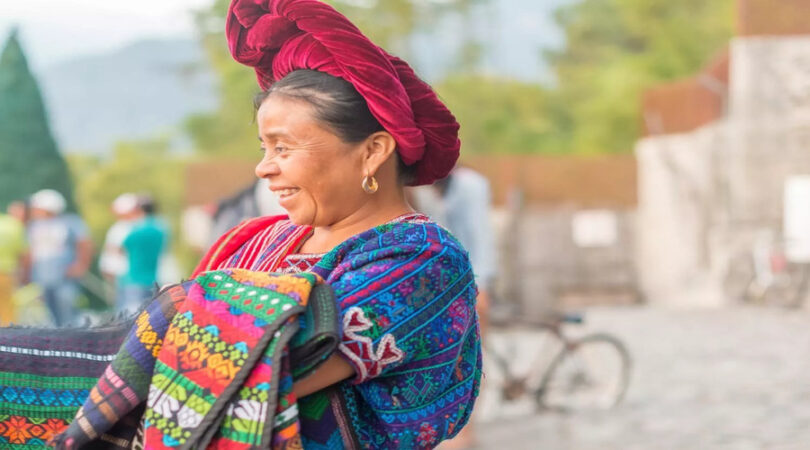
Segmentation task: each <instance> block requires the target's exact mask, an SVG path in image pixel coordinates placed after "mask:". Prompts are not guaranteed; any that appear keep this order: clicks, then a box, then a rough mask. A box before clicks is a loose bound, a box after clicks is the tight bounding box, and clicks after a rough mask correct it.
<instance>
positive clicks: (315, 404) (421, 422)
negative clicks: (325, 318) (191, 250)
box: [200, 215, 481, 449]
mask: <svg viewBox="0 0 810 450" xmlns="http://www.w3.org/2000/svg"><path fill="white" fill-rule="evenodd" d="M306 228H307V227H297V226H295V225H293V224H291V223H290V222H289V221H288V220H284V219H280V218H277V217H276V218H261V219H256V220H254V221H250V222H247V223H244V224H242V225H241V226H240V227H238V228H237V229H235V230H234V232H232V233H229V234H227V235H226V237H224V238H223V239H221V240H220V242H218V245H217V249H218V250H219V251H217V252H211V254H210V255H209V258H206V259H205V260H203V262H201V265H200V267H218V268H224V267H228V266H229V265H235V266H238V267H241V268H246V269H253V270H255V268H256V267H267V268H268V270H273V271H287V270H289V269H294V268H296V267H298V262H299V261H300V259H301V258H291V256H293V255H294V253H293V252H294V251H295V249H296V248H297V246H298V243H299V242H300V241H301V239H302V236H305V235H306V231H307V230H306ZM245 230H250V231H249V232H245ZM269 236H274V237H275V239H274V240H273V239H268V237H269ZM262 242H264V245H262ZM303 259H310V258H308V257H306V255H304V257H303ZM309 270H311V271H312V272H314V273H317V274H318V275H320V276H321V277H323V278H324V279H326V281H327V283H328V284H330V285H331V286H332V288H333V289H334V290H335V294H336V297H337V302H338V307H339V309H340V314H341V317H342V322H343V333H342V339H341V341H342V342H341V345H340V347H339V351H340V354H342V355H343V356H344V357H345V358H346V360H347V361H349V363H350V364H352V365H353V366H354V368H355V371H356V373H357V376H356V378H355V379H354V380H348V381H345V382H342V383H339V384H338V385H336V386H333V387H330V388H327V389H325V390H323V391H320V392H318V393H315V394H313V395H310V396H308V397H305V398H302V399H300V400H299V407H300V419H301V420H300V421H301V434H302V439H303V444H304V447H305V448H307V449H322V448H323V449H339V448H358V447H364V448H391V449H394V448H431V447H434V446H435V445H437V444H438V443H439V442H441V441H442V440H444V439H447V438H449V437H452V436H454V435H455V434H456V433H457V432H458V430H459V429H460V428H461V427H462V426H464V424H465V423H466V422H467V420H468V419H469V415H470V412H471V411H472V406H473V404H474V400H475V398H476V396H477V393H478V388H479V383H480V377H481V349H480V339H479V334H478V329H477V317H476V314H475V308H474V306H475V297H476V288H475V284H474V281H473V276H472V270H471V268H470V263H469V260H468V258H467V255H466V252H465V251H464V249H463V248H462V247H461V246H460V244H458V242H457V241H456V240H455V239H454V238H453V237H452V236H451V235H450V234H449V233H448V232H447V231H446V230H444V229H442V228H441V227H439V226H438V225H436V224H435V223H433V222H431V221H429V220H428V219H427V218H426V217H424V216H421V215H410V216H405V217H402V218H398V219H396V220H394V221H392V222H391V223H388V224H386V225H382V226H379V227H376V228H374V229H371V230H368V231H366V232H364V233H361V234H359V235H356V236H354V237H352V238H350V239H349V240H347V241H346V242H344V243H343V244H341V245H339V246H338V247H336V248H335V249H334V250H333V251H332V252H330V253H328V254H326V255H324V256H323V257H322V258H320V261H318V262H317V263H316V264H315V266H314V267H312V268H311V269H309Z"/></svg>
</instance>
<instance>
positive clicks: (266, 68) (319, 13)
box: [226, 0, 461, 185]
mask: <svg viewBox="0 0 810 450" xmlns="http://www.w3.org/2000/svg"><path fill="white" fill-rule="evenodd" d="M226 34H227V37H228V47H229V48H230V51H231V54H232V55H233V57H234V59H236V60H237V61H239V62H240V63H242V64H245V65H248V66H250V67H253V68H254V69H255V70H256V76H257V78H258V80H259V85H260V86H261V87H262V89H266V88H268V87H269V86H270V85H272V84H273V83H274V82H275V81H277V80H280V79H281V78H283V77H284V76H285V75H287V74H288V73H290V72H292V71H294V70H298V69H311V70H317V71H321V72H325V73H328V74H330V75H332V76H335V77H339V78H342V79H344V80H346V81H348V82H349V83H351V84H352V85H353V86H354V88H355V89H357V92H359V93H360V95H362V96H363V98H365V99H366V103H368V107H369V109H370V110H371V113H372V114H373V115H374V117H376V118H377V120H378V121H379V122H380V124H381V125H382V126H383V127H384V128H385V129H386V131H388V132H389V133H391V135H392V136H393V137H394V139H395V140H396V141H397V151H398V152H399V154H400V156H401V158H402V160H403V161H404V162H405V164H407V165H416V170H415V172H416V177H415V180H413V182H412V183H411V184H413V185H420V184H430V183H432V182H434V181H436V180H438V179H441V178H444V177H446V176H447V174H448V173H450V170H451V169H452V168H453V166H454V165H455V163H456V160H457V159H458V155H459V149H460V147H461V142H460V141H459V139H458V129H459V124H458V122H457V121H456V119H455V117H454V116H453V114H452V113H451V112H450V110H448V109H447V107H446V106H445V105H444V103H442V102H441V100H439V98H438V97H437V96H436V93H435V92H433V90H432V89H431V88H430V86H428V85H427V83H425V82H424V81H422V80H420V79H419V78H418V77H417V76H416V74H415V73H414V71H413V70H412V69H411V67H410V66H409V65H408V63H406V62H405V61H403V60H401V59H399V58H397V57H395V56H392V55H389V54H388V53H387V52H386V51H385V50H383V49H382V48H380V47H378V46H377V45H375V44H374V43H373V42H371V41H370V40H369V39H368V38H367V37H366V36H364V35H363V33H361V32H360V30H359V29H357V27H355V26H354V25H353V24H352V23H351V22H349V20H348V19H347V18H346V17H345V16H343V15H342V14H340V13H339V12H337V11H336V10H335V9H334V8H332V7H331V6H329V5H327V4H325V3H322V2H320V1H318V0H233V1H232V2H231V6H230V8H229V10H228V21H227V23H226Z"/></svg>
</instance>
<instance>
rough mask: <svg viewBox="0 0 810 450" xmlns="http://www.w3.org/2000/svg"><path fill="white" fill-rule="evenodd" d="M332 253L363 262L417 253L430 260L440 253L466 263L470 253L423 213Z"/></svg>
mask: <svg viewBox="0 0 810 450" xmlns="http://www.w3.org/2000/svg"><path fill="white" fill-rule="evenodd" d="M332 253H334V254H335V255H336V256H337V255H340V256H342V257H354V256H360V255H362V256H363V257H364V259H365V257H368V258H371V259H383V258H387V257H390V256H399V257H407V256H408V255H416V254H419V255H423V256H425V257H427V256H429V255H433V254H437V253H441V254H443V255H445V256H446V257H449V258H453V257H456V258H459V259H461V260H464V261H466V260H467V252H466V250H464V248H463V247H462V246H461V244H460V243H459V242H458V241H457V240H456V238H455V237H453V235H452V234H450V232H449V231H447V230H446V229H445V228H444V227H442V226H441V225H439V224H437V223H436V222H434V221H433V220H431V219H430V218H429V217H427V216H425V215H422V214H413V215H409V216H407V217H405V218H403V219H397V220H393V221H391V222H388V223H385V224H383V225H379V226H377V227H374V228H372V229H370V230H368V231H365V232H363V233H360V234H358V235H355V236H354V237H352V238H350V239H349V240H347V241H346V242H344V243H343V244H341V245H340V246H338V247H337V248H336V249H335V250H334V251H333V252H332ZM341 259H342V258H341Z"/></svg>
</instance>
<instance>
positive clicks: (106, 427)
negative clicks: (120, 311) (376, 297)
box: [0, 270, 338, 449]
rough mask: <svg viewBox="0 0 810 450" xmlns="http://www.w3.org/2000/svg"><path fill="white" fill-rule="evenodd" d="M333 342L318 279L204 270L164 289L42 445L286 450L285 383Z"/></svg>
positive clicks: (291, 403)
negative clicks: (66, 423) (63, 426)
mask: <svg viewBox="0 0 810 450" xmlns="http://www.w3.org/2000/svg"><path fill="white" fill-rule="evenodd" d="M0 341H2V339H0ZM118 342H119V343H121V340H119V341H118ZM337 342H338V325H337V310H336V305H335V301H334V296H333V294H332V291H331V288H329V287H328V286H327V285H325V284H323V283H320V279H319V278H318V277H317V275H313V274H296V275H276V274H267V273H259V272H249V271H245V270H223V271H217V272H207V273H204V274H202V275H200V276H198V277H197V278H196V279H194V280H192V281H189V282H186V283H183V284H180V285H176V286H173V287H171V288H169V289H166V290H164V291H163V292H162V293H161V294H160V295H159V296H158V297H157V298H156V299H155V300H154V301H153V302H152V303H151V304H150V305H149V306H148V307H147V309H146V310H145V311H143V312H142V313H141V314H140V315H139V316H138V317H137V320H136V322H135V324H134V326H133V327H132V328H131V330H129V333H128V335H127V336H126V337H125V338H124V339H123V344H122V345H120V349H119V351H118V352H117V354H116V355H115V356H114V358H112V362H111V363H110V364H109V365H107V366H106V367H104V368H102V370H103V372H102V373H101V377H100V378H97V379H95V380H94V383H93V384H94V385H93V386H90V387H88V386H87V384H84V385H83V389H84V391H83V392H84V397H86V399H83V400H84V402H83V405H82V406H81V409H79V410H78V413H76V409H78V408H76V406H75V403H74V404H73V405H72V407H73V408H74V409H73V412H74V413H76V416H75V420H74V421H73V422H72V424H71V425H70V426H69V427H68V428H67V430H65V431H64V432H62V433H61V434H59V435H57V436H55V437H53V438H52V439H51V444H52V445H55V446H56V447H57V448H67V449H72V448H80V447H81V448H131V447H133V445H135V446H137V445H143V446H144V447H148V448H191V447H195V448H204V447H213V448H234V449H242V448H259V447H262V448H267V447H270V446H273V447H274V448H289V447H295V446H296V445H300V436H299V434H298V429H299V428H298V427H299V426H298V418H297V406H296V399H295V398H294V396H293V395H292V386H293V379H294V377H300V376H305V375H307V374H308V373H310V372H311V371H312V370H314V368H315V367H316V366H317V365H318V364H319V363H320V362H322V361H324V360H325V359H326V358H327V357H328V355H329V354H330V353H331V352H332V351H333V350H334V348H335V347H336V346H337ZM18 384H22V383H18ZM88 390H89V392H88ZM46 411H50V410H46ZM38 420H39V419H38ZM66 420H69V419H66ZM59 431H60V430H58V429H55V430H53V431H51V432H50V433H49V434H48V435H47V436H42V437H41V438H39V439H40V441H41V442H45V441H47V439H48V438H49V437H52V436H53V435H54V434H56V433H58V432H59ZM15 445H18V446H19V448H32V447H31V446H30V445H31V444H30V442H29V443H28V444H15ZM20 445H24V446H20Z"/></svg>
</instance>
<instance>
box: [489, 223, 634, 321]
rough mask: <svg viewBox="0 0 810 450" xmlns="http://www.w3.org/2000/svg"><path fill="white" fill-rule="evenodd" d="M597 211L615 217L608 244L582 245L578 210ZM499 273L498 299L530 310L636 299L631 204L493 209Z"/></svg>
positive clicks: (535, 312)
mask: <svg viewBox="0 0 810 450" xmlns="http://www.w3.org/2000/svg"><path fill="white" fill-rule="evenodd" d="M586 211H597V214H601V215H606V216H607V217H610V218H612V219H615V225H616V226H615V240H613V242H611V243H610V244H609V245H593V246H582V245H578V244H577V242H576V241H575V239H574V231H573V222H574V220H576V219H575V218H576V216H577V214H581V213H583V212H586ZM495 221H496V226H495V227H494V228H495V229H496V230H497V233H498V244H499V245H498V248H499V259H500V265H499V267H500V268H501V273H500V274H499V278H498V284H497V287H496V288H497V292H496V293H497V298H498V299H499V300H500V301H502V302H505V303H511V304H512V305H514V306H517V307H520V308H521V310H522V311H524V312H525V313H526V314H528V315H532V316H540V315H542V314H543V313H544V312H547V311H548V310H559V309H572V308H578V307H582V306H586V305H593V304H603V303H610V304H620V303H633V302H637V301H639V300H640V298H639V297H638V295H637V292H638V291H637V285H636V266H635V261H634V245H635V238H634V233H635V223H636V221H635V211H634V210H633V209H614V210H583V209H580V208H576V207H554V208H540V207H529V208H526V209H523V210H521V211H519V212H518V213H517V214H514V213H508V212H506V211H504V210H500V211H498V212H497V213H496V214H495Z"/></svg>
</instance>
